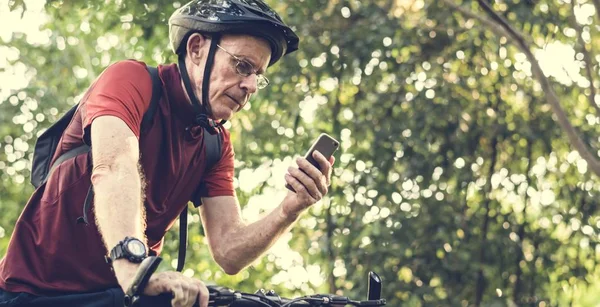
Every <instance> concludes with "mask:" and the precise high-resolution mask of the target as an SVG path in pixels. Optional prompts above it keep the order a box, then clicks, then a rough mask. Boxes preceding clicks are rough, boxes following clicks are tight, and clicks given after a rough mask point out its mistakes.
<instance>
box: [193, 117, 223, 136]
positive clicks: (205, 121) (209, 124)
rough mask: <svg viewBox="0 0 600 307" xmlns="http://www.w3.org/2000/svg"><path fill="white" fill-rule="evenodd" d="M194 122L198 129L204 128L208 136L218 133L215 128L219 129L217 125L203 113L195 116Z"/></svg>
mask: <svg viewBox="0 0 600 307" xmlns="http://www.w3.org/2000/svg"><path fill="white" fill-rule="evenodd" d="M195 122H196V125H199V126H200V127H202V128H204V129H205V130H206V131H208V132H209V133H210V134H217V133H218V130H217V127H219V124H218V123H216V122H215V121H214V120H213V119H211V118H208V116H207V115H206V114H204V113H200V114H196V118H195Z"/></svg>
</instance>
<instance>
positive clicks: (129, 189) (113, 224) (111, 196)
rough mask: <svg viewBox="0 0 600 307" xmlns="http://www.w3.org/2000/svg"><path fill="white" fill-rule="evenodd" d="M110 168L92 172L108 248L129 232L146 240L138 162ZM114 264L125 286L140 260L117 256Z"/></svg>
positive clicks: (98, 219) (99, 219) (98, 215)
mask: <svg viewBox="0 0 600 307" xmlns="http://www.w3.org/2000/svg"><path fill="white" fill-rule="evenodd" d="M110 169H112V170H109V169H107V168H98V169H95V170H94V173H93V175H92V182H93V185H94V192H95V197H94V202H95V203H94V212H95V214H96V225H97V226H98V230H99V232H100V234H101V236H102V239H103V240H104V244H105V246H106V249H107V251H110V250H111V249H112V248H113V247H114V246H116V245H117V244H118V243H119V241H121V240H123V239H124V238H125V237H127V236H129V237H134V238H138V239H140V240H141V241H142V242H146V240H145V236H144V233H145V228H146V227H145V222H144V221H145V218H144V207H143V203H142V200H143V199H142V193H141V192H142V183H141V176H140V173H139V171H138V169H137V168H136V167H135V164H132V166H129V167H128V166H120V167H113V168H110ZM112 265H113V268H114V271H115V275H116V277H117V280H118V281H119V284H120V285H121V287H122V288H123V290H126V288H127V287H128V286H129V283H130V278H131V276H133V274H135V272H136V271H137V268H138V264H135V263H132V262H129V261H128V260H126V259H118V260H116V261H114V262H113V263H112Z"/></svg>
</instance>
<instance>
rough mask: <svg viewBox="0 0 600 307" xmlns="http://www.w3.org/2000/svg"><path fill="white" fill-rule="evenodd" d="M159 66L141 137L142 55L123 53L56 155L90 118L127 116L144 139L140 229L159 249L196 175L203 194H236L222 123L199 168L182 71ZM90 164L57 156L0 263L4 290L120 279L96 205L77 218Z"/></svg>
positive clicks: (85, 129) (39, 291)
mask: <svg viewBox="0 0 600 307" xmlns="http://www.w3.org/2000/svg"><path fill="white" fill-rule="evenodd" d="M159 74H160V77H161V80H162V83H163V95H162V98H161V100H160V102H159V104H158V107H157V110H156V113H155V116H154V120H153V123H152V125H151V126H150V127H149V128H147V130H145V131H144V132H143V133H141V135H140V125H141V121H142V118H143V116H144V113H145V112H146V110H147V109H148V105H149V103H150V99H151V96H152V81H151V79H150V75H149V73H148V71H147V70H146V66H145V64H144V63H141V62H137V61H131V60H130V61H122V62H119V63H116V64H114V65H112V66H110V67H108V68H107V69H106V70H105V71H104V73H103V74H102V75H101V76H100V77H99V78H98V80H97V81H96V82H95V83H94V84H93V85H92V86H91V87H90V89H89V90H88V92H87V93H86V95H85V96H84V97H83V99H82V101H81V106H80V107H79V109H78V110H77V112H76V113H75V115H74V117H73V120H72V121H71V123H70V124H69V126H68V127H67V129H66V131H65V133H64V134H63V137H62V139H61V141H60V144H59V146H58V148H57V153H56V154H55V156H54V159H56V158H57V157H58V156H60V155H61V154H62V153H64V152H66V151H68V150H70V149H72V148H75V147H77V146H80V145H82V144H83V143H84V140H85V141H86V143H88V142H89V133H90V125H91V123H92V121H93V120H94V119H95V118H98V117H100V116H104V115H112V116H116V117H118V118H120V119H121V120H123V121H124V122H125V123H126V124H127V125H128V126H129V128H130V129H131V131H133V133H134V134H135V135H136V136H137V137H138V139H139V142H140V153H141V158H140V163H141V165H142V169H143V172H144V177H145V179H146V197H145V203H144V204H145V207H146V219H147V229H146V236H147V239H148V246H149V247H150V249H151V250H153V251H155V252H156V253H160V250H161V248H162V240H163V237H164V235H165V233H166V232H167V230H168V229H169V228H170V227H171V226H172V225H173V223H174V222H175V220H176V219H177V217H178V215H179V213H180V212H181V211H182V210H183V209H184V208H185V206H187V203H188V201H189V200H190V199H191V198H192V195H193V194H194V192H195V191H196V190H197V189H198V186H199V185H200V183H201V181H204V183H205V184H206V187H207V189H206V190H207V191H208V192H204V195H202V196H209V197H213V196H223V195H234V193H235V192H234V188H233V173H234V167H233V161H234V153H233V148H232V145H231V141H230V139H229V132H228V131H227V130H225V129H222V133H221V134H222V137H223V142H222V157H221V159H220V161H219V162H218V163H217V165H215V166H214V167H213V168H212V169H211V170H210V171H209V173H207V174H204V170H205V167H204V166H205V165H204V162H205V159H204V157H205V151H204V148H203V147H204V146H201V144H202V138H203V129H202V128H200V127H192V128H191V129H190V130H189V131H187V130H186V129H187V128H188V127H191V126H192V125H193V120H194V117H193V114H194V112H193V108H192V105H191V104H190V103H189V102H188V100H187V99H186V96H185V94H184V91H183V88H182V85H181V81H180V80H181V79H180V76H179V70H178V68H177V66H176V65H174V64H173V65H169V66H159ZM145 129H146V128H145ZM88 144H89V143H88ZM91 169H92V160H91V156H90V155H85V154H84V155H79V156H77V157H75V158H73V159H70V160H67V161H65V162H64V163H62V164H61V165H60V166H59V167H58V168H56V169H55V170H54V172H53V173H52V174H51V176H50V177H49V179H48V181H47V182H46V184H44V185H41V186H40V187H39V188H38V189H37V190H36V191H35V192H34V193H33V195H32V196H31V198H30V199H29V201H28V203H27V205H26V206H25V208H24V210H23V213H22V214H21V216H20V217H19V220H18V221H17V223H16V225H15V229H14V232H13V234H12V237H11V240H10V243H9V245H8V250H7V253H6V256H5V258H4V259H2V261H0V288H2V289H4V290H6V291H10V292H28V293H32V294H35V295H52V294H58V293H64V292H89V291H95V290H101V289H106V288H110V287H117V286H118V283H117V279H116V277H115V275H114V273H113V272H112V271H111V268H110V266H109V265H108V264H106V262H105V260H104V256H105V255H107V253H108V252H107V250H106V248H105V247H104V244H103V242H102V239H101V237H100V233H99V232H98V228H97V227H96V225H95V223H94V221H95V217H94V213H93V210H90V211H89V212H88V219H89V221H90V224H89V225H87V226H86V225H85V224H78V223H77V218H78V217H79V216H81V215H82V212H83V203H84V200H85V197H86V194H87V191H88V188H89V186H90V175H91ZM92 207H93V205H92Z"/></svg>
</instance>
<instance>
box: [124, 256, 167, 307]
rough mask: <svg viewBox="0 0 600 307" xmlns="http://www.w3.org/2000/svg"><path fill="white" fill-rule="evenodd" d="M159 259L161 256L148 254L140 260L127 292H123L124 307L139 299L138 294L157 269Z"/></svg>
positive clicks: (139, 294)
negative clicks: (148, 255)
mask: <svg viewBox="0 0 600 307" xmlns="http://www.w3.org/2000/svg"><path fill="white" fill-rule="evenodd" d="M161 261H162V258H160V257H157V256H150V257H147V258H146V259H144V260H143V261H142V263H141V264H140V267H139V268H138V270H137V272H136V274H135V277H134V278H133V282H132V283H131V285H130V286H129V288H127V292H125V298H124V303H125V307H130V306H135V305H136V303H137V302H138V300H139V299H140V296H141V295H142V293H143V292H144V288H146V285H148V281H149V280H150V277H151V276H152V274H154V272H155V271H156V269H158V265H159V264H160V262H161Z"/></svg>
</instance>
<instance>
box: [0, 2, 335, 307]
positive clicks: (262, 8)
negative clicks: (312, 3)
mask: <svg viewBox="0 0 600 307" xmlns="http://www.w3.org/2000/svg"><path fill="white" fill-rule="evenodd" d="M169 40H170V45H171V47H172V49H173V51H174V52H175V53H176V54H177V55H178V57H179V61H178V64H171V65H161V66H159V75H160V79H161V81H162V86H163V88H162V92H163V95H162V97H161V99H160V101H159V104H158V108H157V111H156V112H155V115H154V117H153V118H152V121H153V123H152V125H151V126H150V128H149V129H148V130H147V131H143V130H142V129H141V128H140V127H141V121H142V118H143V115H144V114H145V112H146V110H147V109H148V105H149V101H150V100H151V96H152V81H151V77H150V75H149V74H148V71H147V70H146V66H145V64H144V63H142V62H138V61H133V60H128V61H121V62H117V63H115V64H113V65H111V66H110V67H108V68H107V69H106V70H105V71H104V72H103V73H102V75H101V76H100V77H99V78H98V79H97V80H96V82H95V83H94V84H93V85H92V86H90V89H89V90H88V92H87V93H86V95H85V96H84V97H83V99H82V100H81V102H80V107H79V108H78V109H77V111H76V113H75V115H74V118H73V120H72V122H71V123H70V124H69V126H68V127H67V128H66V130H65V132H64V134H63V136H62V139H61V141H60V143H59V146H58V148H57V152H56V154H55V158H56V157H57V156H59V155H60V154H61V153H64V152H66V151H68V150H69V149H71V148H74V147H76V146H79V145H81V144H84V143H85V144H88V145H91V148H92V151H91V155H87V154H86V155H79V156H76V157H75V158H72V159H69V160H67V161H65V162H63V163H62V164H60V165H59V166H58V167H57V168H56V169H54V171H53V172H52V173H51V175H50V177H49V179H48V181H47V182H46V184H45V185H42V186H40V187H39V188H38V189H37V190H36V191H35V192H34V194H33V195H32V197H31V198H30V200H29V202H28V203H27V205H26V206H25V208H24V211H23V213H22V215H21V216H20V218H19V220H18V221H17V223H16V225H15V229H14V232H13V235H12V237H11V241H10V243H9V246H8V251H7V254H6V256H5V258H4V259H2V261H1V262H0V302H2V303H0V306H18V305H21V304H35V305H34V306H46V305H47V306H111V305H114V306H122V302H123V289H127V287H128V286H129V285H130V284H131V282H132V279H133V277H134V276H135V273H136V271H137V269H138V267H139V262H141V260H142V259H143V258H144V257H146V256H147V255H148V254H149V253H150V254H158V253H160V251H161V248H162V244H163V239H164V234H165V232H166V231H167V230H168V229H169V228H170V226H171V225H172V224H173V222H174V221H175V220H176V218H177V216H178V215H179V213H180V212H181V211H182V210H183V209H184V208H185V207H186V206H187V202H188V200H190V199H191V198H193V196H194V195H199V196H200V197H201V202H198V204H200V203H201V204H202V206H200V209H199V210H200V215H201V218H202V223H203V227H204V229H205V231H206V236H207V238H208V242H209V247H210V251H211V253H212V255H213V258H214V259H215V261H216V262H217V263H218V264H219V265H220V266H221V267H222V268H223V270H224V271H225V272H226V273H228V274H236V273H237V272H239V271H240V270H242V269H243V268H244V267H246V266H247V265H249V264H250V263H251V262H253V261H254V260H255V259H256V258H257V257H259V256H260V255H261V254H262V253H264V252H265V251H266V250H267V249H268V248H269V247H270V246H271V245H272V244H273V243H274V242H275V241H276V240H277V239H278V238H279V237H280V235H281V234H282V233H284V232H285V231H286V230H287V229H288V227H289V226H290V225H291V224H292V223H293V222H294V221H295V220H296V219H297V217H298V215H299V214H300V213H301V212H302V211H304V210H305V209H306V208H308V207H310V206H311V205H312V204H314V203H315V202H317V201H318V200H319V199H321V198H322V197H323V195H325V194H326V193H327V187H328V185H329V179H330V174H331V165H332V164H333V162H334V160H333V159H330V160H327V159H325V158H324V157H323V155H320V154H319V153H318V152H316V153H315V155H314V158H315V159H316V160H317V161H318V162H319V165H320V167H319V168H316V167H314V166H312V165H311V164H310V163H309V162H308V161H306V159H304V158H299V159H298V160H297V167H296V166H294V167H290V169H289V170H288V173H287V174H286V175H285V181H286V182H287V183H289V184H290V185H291V186H292V187H293V188H294V190H295V191H296V193H294V192H289V193H288V194H287V196H286V197H285V198H284V200H283V201H282V202H281V203H280V204H279V206H277V207H276V209H274V210H273V211H272V212H271V213H270V214H268V215H267V216H265V217H264V218H262V219H260V220H258V221H256V222H254V223H252V224H245V223H244V222H243V221H242V218H241V217H240V210H239V204H238V201H237V199H236V196H235V191H234V188H233V176H234V166H233V163H234V153H233V148H232V145H231V142H230V135H229V132H228V131H227V130H225V129H224V128H223V127H222V126H221V124H222V123H223V121H224V120H227V119H230V118H231V117H232V116H233V115H234V114H235V113H236V112H238V111H240V110H242V109H243V107H244V105H245V104H246V102H247V101H248V100H249V99H250V96H251V95H252V94H253V93H255V92H256V91H257V90H258V89H262V88H264V87H266V86H267V84H268V79H267V78H266V77H265V76H264V73H265V70H266V69H267V67H269V66H271V65H273V64H274V63H275V62H277V61H278V60H279V59H280V58H281V57H282V56H284V55H286V54H288V53H291V52H293V51H295V50H296V49H297V48H298V37H297V36H296V34H294V32H293V31H292V30H291V29H290V28H289V27H288V26H286V25H285V24H284V23H283V21H282V20H281V18H280V17H279V16H278V15H277V14H276V13H275V12H274V11H273V10H272V9H271V8H269V7H268V6H267V5H266V4H265V3H263V2H262V1H261V0H194V1H191V2H189V3H188V4H186V5H184V6H182V7H181V8H179V9H178V10H176V11H175V12H174V13H173V15H172V16H171V18H170V19H169ZM207 118H208V119H207ZM203 127H204V128H207V129H214V130H215V131H217V132H219V134H220V137H221V138H222V145H223V146H222V153H221V158H220V160H219V161H218V162H217V164H216V165H215V166H214V167H212V168H211V169H210V170H209V171H207V172H204V167H203V166H204V164H205V161H204V160H205V159H204V157H205V154H206V153H205V148H204V146H202V144H203V143H202V139H203V133H204V132H203V131H204V128H203ZM200 183H202V184H203V185H202V187H203V188H200V189H199V186H200ZM90 185H93V190H94V192H95V193H94V195H95V196H94V198H93V205H92V210H91V211H90V212H89V216H88V218H87V221H89V223H88V224H87V225H86V224H82V223H78V222H76V221H77V218H78V217H79V216H80V215H81V209H82V205H81V204H82V203H84V201H85V199H86V197H87V195H88V194H87V193H88V192H87V191H88V188H89V186H90ZM196 192H197V193H198V194H195V193H196ZM166 292H171V293H172V294H173V295H174V298H173V301H172V303H173V306H191V305H192V304H193V303H194V302H195V301H196V300H197V299H199V301H200V305H201V306H203V307H205V306H207V299H208V296H207V293H208V292H207V289H206V287H205V285H204V284H203V283H202V282H201V281H199V280H197V279H193V278H188V277H185V276H184V275H182V274H180V273H178V272H162V273H157V274H154V275H153V276H152V278H151V280H150V282H149V284H148V285H147V287H146V288H145V291H144V294H146V295H158V294H160V293H166Z"/></svg>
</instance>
